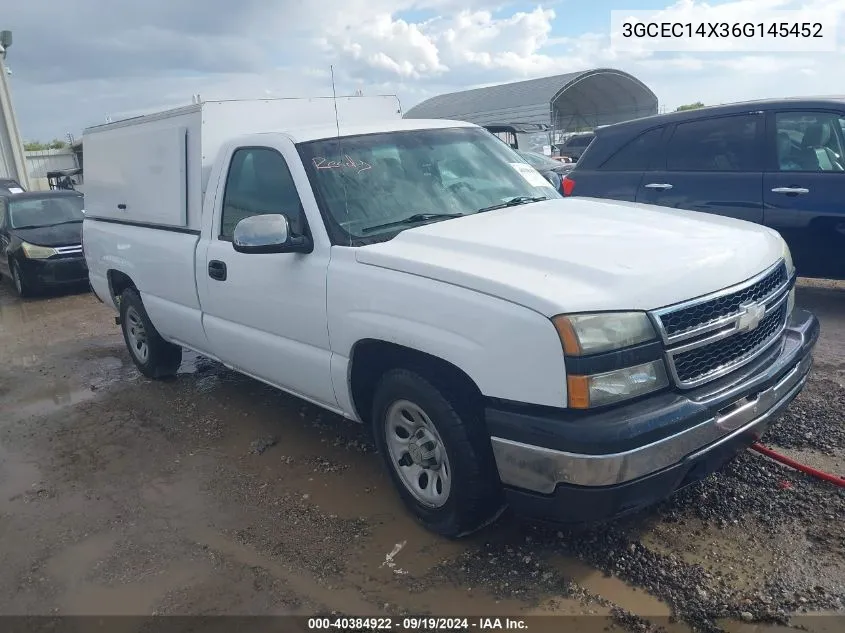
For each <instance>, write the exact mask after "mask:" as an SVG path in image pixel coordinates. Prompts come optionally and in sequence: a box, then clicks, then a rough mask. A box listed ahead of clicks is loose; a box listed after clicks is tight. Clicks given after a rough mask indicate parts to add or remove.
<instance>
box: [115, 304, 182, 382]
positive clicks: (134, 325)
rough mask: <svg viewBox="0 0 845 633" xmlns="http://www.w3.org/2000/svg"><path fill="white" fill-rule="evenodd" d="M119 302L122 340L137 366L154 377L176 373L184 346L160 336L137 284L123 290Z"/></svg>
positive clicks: (148, 375) (150, 376)
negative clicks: (136, 287)
mask: <svg viewBox="0 0 845 633" xmlns="http://www.w3.org/2000/svg"><path fill="white" fill-rule="evenodd" d="M119 306H120V325H121V329H122V330H123V340H124V342H125V343H126V349H128V350H129V355H130V356H131V357H132V361H133V362H134V363H135V366H136V367H137V368H138V370H139V371H140V372H141V373H142V374H144V376H146V377H147V378H153V379H160V378H167V377H169V376H173V375H175V374H176V370H177V369H179V365H181V364H182V348H181V347H179V346H178V345H174V344H173V343H168V342H167V341H165V340H164V339H163V338H161V335H160V334H159V333H158V331H157V330H156V329H155V326H153V324H152V322H151V321H150V317H149V316H148V315H147V311H146V310H145V309H144V303H143V302H142V301H141V295H139V294H138V291H137V290H135V289H134V288H128V289H127V290H124V291H123V294H121V295H120V303H119Z"/></svg>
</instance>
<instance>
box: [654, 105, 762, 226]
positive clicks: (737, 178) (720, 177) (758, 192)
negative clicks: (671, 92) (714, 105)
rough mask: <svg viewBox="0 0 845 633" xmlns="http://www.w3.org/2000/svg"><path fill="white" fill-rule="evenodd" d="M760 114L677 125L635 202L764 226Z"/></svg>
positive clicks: (716, 118) (723, 117)
mask: <svg viewBox="0 0 845 633" xmlns="http://www.w3.org/2000/svg"><path fill="white" fill-rule="evenodd" d="M764 123H765V118H764V116H763V115H762V113H748V114H741V115H733V116H721V117H714V118H710V119H701V120H697V121H690V122H688V123H679V124H678V125H677V126H676V127H675V131H674V132H673V133H672V132H670V134H671V137H670V138H669V140H668V142H667V144H666V150H665V159H666V162H665V169H660V168H658V169H657V170H655V171H651V172H647V173H646V174H645V177H644V178H643V179H642V182H641V183H640V188H639V190H638V192H637V202H644V203H646V204H657V205H660V206H664V207H675V208H678V209H688V210H690V211H704V212H706V213H714V214H717V215H726V216H730V217H734V218H739V219H740V220H748V221H750V222H757V223H758V224H762V222H763V155H764V154H763V148H762V145H763V138H764V136H763V128H764Z"/></svg>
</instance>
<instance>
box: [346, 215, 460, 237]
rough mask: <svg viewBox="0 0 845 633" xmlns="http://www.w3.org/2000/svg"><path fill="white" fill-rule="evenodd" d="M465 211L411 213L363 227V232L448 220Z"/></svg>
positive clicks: (457, 216)
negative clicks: (398, 218)
mask: <svg viewBox="0 0 845 633" xmlns="http://www.w3.org/2000/svg"><path fill="white" fill-rule="evenodd" d="M463 215H464V214H463V213H415V214H414V215H409V216H408V217H407V218H402V219H401V220H396V221H394V222H385V223H384V224H376V225H375V226H368V227H366V228H363V229H361V232H362V233H372V232H373V231H378V230H379V229H389V228H390V227H392V226H405V225H406V224H418V223H420V222H430V221H432V220H446V219H448V218H459V217H461V216H463Z"/></svg>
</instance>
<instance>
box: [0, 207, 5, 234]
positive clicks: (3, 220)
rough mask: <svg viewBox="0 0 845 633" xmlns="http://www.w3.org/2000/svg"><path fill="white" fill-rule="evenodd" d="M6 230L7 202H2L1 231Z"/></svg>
mask: <svg viewBox="0 0 845 633" xmlns="http://www.w3.org/2000/svg"><path fill="white" fill-rule="evenodd" d="M5 228H6V201H5V200H0V229H5Z"/></svg>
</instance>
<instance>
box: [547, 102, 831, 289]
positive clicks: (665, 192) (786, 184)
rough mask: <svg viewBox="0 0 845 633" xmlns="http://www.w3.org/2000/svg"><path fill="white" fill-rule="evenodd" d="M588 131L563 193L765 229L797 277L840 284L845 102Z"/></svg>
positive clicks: (737, 108) (711, 113)
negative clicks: (787, 254) (784, 248)
mask: <svg viewBox="0 0 845 633" xmlns="http://www.w3.org/2000/svg"><path fill="white" fill-rule="evenodd" d="M595 133H596V138H595V139H594V140H593V142H592V143H590V146H589V147H588V148H587V150H586V151H585V152H584V154H583V155H582V156H581V159H580V160H579V161H578V163H577V164H576V165H575V168H574V169H573V170H572V172H570V174H569V175H568V176H567V177H566V178H565V179H564V182H563V184H562V190H563V192H564V195H567V196H586V197H594V198H612V199H614V200H629V201H634V202H642V203H646V204H656V205H661V206H666V207H674V208H677V209H688V210H691V211H703V212H705V213H715V214H718V215H726V216H730V217H734V218H739V219H742V220H748V221H750V222H757V223H758V224H764V225H766V226H769V227H772V228H774V229H776V230H777V231H779V232H780V233H781V235H783V237H784V238H785V239H786V241H787V243H788V244H789V245H790V248H791V249H792V253H793V258H794V260H795V264H796V268H797V269H798V273H799V274H800V275H802V276H805V277H823V278H831V279H845V99H833V98H830V99H825V98H819V99H807V98H804V99H781V100H769V101H754V102H746V103H737V104H730V105H722V106H712V107H707V108H702V109H699V110H692V111H686V112H674V113H672V114H663V115H657V116H652V117H646V118H642V119H636V120H633V121H627V122H625V123H618V124H615V125H609V126H606V127H601V128H598V129H597V130H596V132H595Z"/></svg>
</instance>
